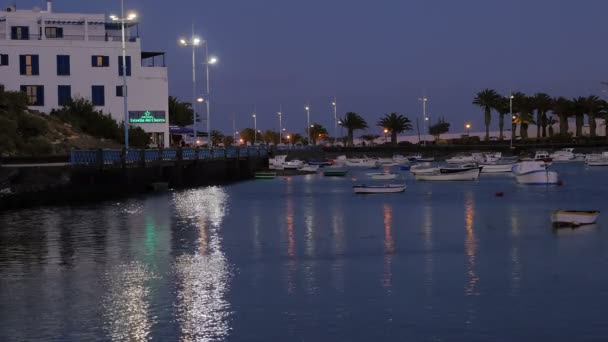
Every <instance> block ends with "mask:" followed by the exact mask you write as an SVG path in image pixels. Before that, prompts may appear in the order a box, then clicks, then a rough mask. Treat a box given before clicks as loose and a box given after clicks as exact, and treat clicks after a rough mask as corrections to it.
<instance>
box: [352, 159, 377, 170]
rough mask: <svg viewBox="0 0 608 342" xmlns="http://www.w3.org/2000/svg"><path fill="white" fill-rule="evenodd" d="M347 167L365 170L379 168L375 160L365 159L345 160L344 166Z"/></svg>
mask: <svg viewBox="0 0 608 342" xmlns="http://www.w3.org/2000/svg"><path fill="white" fill-rule="evenodd" d="M344 165H346V166H348V167H365V168H373V167H379V166H380V164H379V163H378V161H377V160H375V159H367V158H363V159H358V158H353V159H346V163H345V164H344Z"/></svg>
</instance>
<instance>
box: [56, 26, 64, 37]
mask: <svg viewBox="0 0 608 342" xmlns="http://www.w3.org/2000/svg"><path fill="white" fill-rule="evenodd" d="M55 30H56V31H55V32H56V33H57V38H63V27H58V28H56V29H55Z"/></svg>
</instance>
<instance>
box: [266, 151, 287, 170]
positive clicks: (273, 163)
mask: <svg viewBox="0 0 608 342" xmlns="http://www.w3.org/2000/svg"><path fill="white" fill-rule="evenodd" d="M286 158H287V155H281V156H276V157H274V158H269V159H268V168H269V169H271V170H283V164H284V163H285V159H286Z"/></svg>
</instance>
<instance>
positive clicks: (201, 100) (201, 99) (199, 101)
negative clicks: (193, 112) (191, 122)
mask: <svg viewBox="0 0 608 342" xmlns="http://www.w3.org/2000/svg"><path fill="white" fill-rule="evenodd" d="M196 102H198V103H202V102H205V99H204V98H202V97H199V98H198V99H196Z"/></svg>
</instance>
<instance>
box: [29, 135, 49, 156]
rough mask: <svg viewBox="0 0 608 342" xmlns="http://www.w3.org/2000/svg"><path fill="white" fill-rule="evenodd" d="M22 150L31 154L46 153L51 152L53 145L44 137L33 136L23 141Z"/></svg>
mask: <svg viewBox="0 0 608 342" xmlns="http://www.w3.org/2000/svg"><path fill="white" fill-rule="evenodd" d="M23 151H24V152H25V153H26V154H29V155H32V156H38V155H47V154H51V153H52V152H53V145H52V144H51V142H50V141H48V139H47V138H45V137H33V138H31V139H30V140H28V141H27V142H26V143H25V145H24V146H23Z"/></svg>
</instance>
